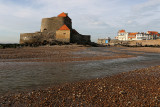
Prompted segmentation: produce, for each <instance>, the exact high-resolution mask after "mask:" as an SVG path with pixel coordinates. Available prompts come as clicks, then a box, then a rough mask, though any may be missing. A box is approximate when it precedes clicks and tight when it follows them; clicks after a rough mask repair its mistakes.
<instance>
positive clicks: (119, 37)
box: [116, 30, 128, 41]
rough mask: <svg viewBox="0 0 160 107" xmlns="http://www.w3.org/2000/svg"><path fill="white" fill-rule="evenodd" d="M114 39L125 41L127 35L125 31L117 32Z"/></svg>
mask: <svg viewBox="0 0 160 107" xmlns="http://www.w3.org/2000/svg"><path fill="white" fill-rule="evenodd" d="M116 39H118V40H121V41H127V40H128V33H127V32H126V31H125V30H119V31H118V35H117V37H116Z"/></svg>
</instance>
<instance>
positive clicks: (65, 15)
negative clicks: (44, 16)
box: [58, 12, 67, 17]
mask: <svg viewBox="0 0 160 107" xmlns="http://www.w3.org/2000/svg"><path fill="white" fill-rule="evenodd" d="M58 17H67V13H64V12H63V13H61V14H59V15H58Z"/></svg>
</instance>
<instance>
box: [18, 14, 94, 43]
mask: <svg viewBox="0 0 160 107" xmlns="http://www.w3.org/2000/svg"><path fill="white" fill-rule="evenodd" d="M53 41H59V42H64V43H78V44H87V43H89V42H91V41H90V35H81V34H79V33H78V32H77V31H76V30H75V29H72V20H71V19H70V18H69V17H68V14H67V13H64V12H63V13H61V14H59V15H58V16H57V17H51V18H43V19H42V22H41V30H40V31H39V32H35V33H21V34H20V44H41V43H44V42H47V43H52V42H53Z"/></svg>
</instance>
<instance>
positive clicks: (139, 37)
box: [135, 33, 151, 40]
mask: <svg viewBox="0 0 160 107" xmlns="http://www.w3.org/2000/svg"><path fill="white" fill-rule="evenodd" d="M150 39H151V35H150V34H147V33H137V34H136V39H135V40H150Z"/></svg>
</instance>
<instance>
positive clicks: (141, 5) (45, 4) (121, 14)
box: [0, 0, 160, 43]
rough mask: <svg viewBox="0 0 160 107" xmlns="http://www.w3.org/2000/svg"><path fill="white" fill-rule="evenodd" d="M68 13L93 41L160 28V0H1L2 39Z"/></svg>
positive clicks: (17, 36) (16, 36)
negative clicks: (121, 33)
mask: <svg viewBox="0 0 160 107" xmlns="http://www.w3.org/2000/svg"><path fill="white" fill-rule="evenodd" d="M62 12H65V13H68V15H69V17H70V18H71V19H72V24H73V25H72V27H73V28H74V29H76V30H77V31H78V32H79V33H81V34H85V35H91V41H93V42H97V39H98V38H106V37H111V38H114V37H115V36H116V35H117V32H118V30H120V29H125V30H126V31H127V32H147V31H149V30H151V31H158V32H160V14H159V13H160V0H0V43H18V42H19V39H20V33H32V32H36V31H40V26H41V20H42V18H47V17H54V16H57V15H58V14H60V13H62Z"/></svg>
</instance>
